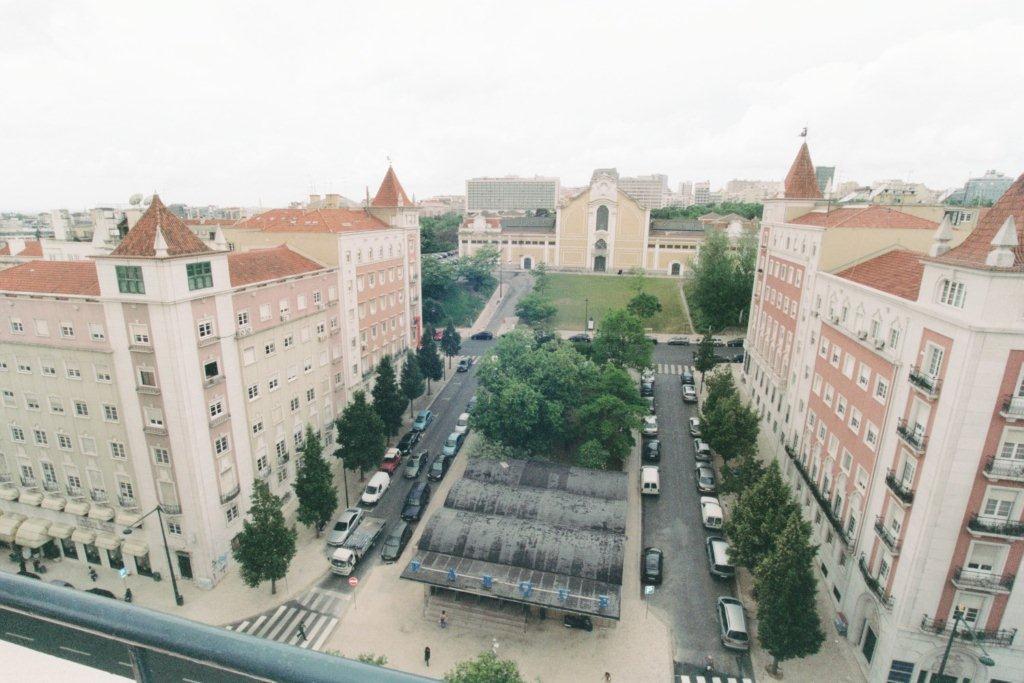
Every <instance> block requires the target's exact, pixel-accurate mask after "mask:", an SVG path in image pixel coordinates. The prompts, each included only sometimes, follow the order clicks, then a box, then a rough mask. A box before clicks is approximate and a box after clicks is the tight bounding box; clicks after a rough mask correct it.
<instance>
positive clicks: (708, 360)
mask: <svg viewBox="0 0 1024 683" xmlns="http://www.w3.org/2000/svg"><path fill="white" fill-rule="evenodd" d="M717 363H718V360H717V359H716V358H715V343H714V342H713V341H712V340H711V331H710V330H708V332H707V333H705V335H704V336H703V337H701V340H700V343H699V344H697V350H696V351H694V353H693V367H694V368H696V370H697V372H699V373H700V386H701V389H702V390H703V388H704V374H705V373H706V372H708V371H710V370H713V369H714V367H715V365H717Z"/></svg>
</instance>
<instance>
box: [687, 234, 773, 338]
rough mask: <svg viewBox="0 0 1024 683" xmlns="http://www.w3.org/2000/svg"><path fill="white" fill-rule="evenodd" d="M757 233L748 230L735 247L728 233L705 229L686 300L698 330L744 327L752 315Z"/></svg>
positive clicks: (692, 268) (691, 274)
mask: <svg viewBox="0 0 1024 683" xmlns="http://www.w3.org/2000/svg"><path fill="white" fill-rule="evenodd" d="M757 239H758V238H757V233H756V232H755V231H754V230H745V231H744V232H743V234H742V235H741V236H740V237H739V238H738V239H737V241H736V244H735V250H733V249H732V246H731V245H730V243H729V238H728V237H727V236H726V234H725V232H724V231H722V230H719V229H717V228H708V229H707V230H706V231H705V238H704V244H703V245H702V246H701V250H700V258H698V259H697V261H696V263H694V264H693V266H692V267H691V269H690V277H689V281H688V283H687V302H688V303H689V304H690V312H691V314H692V315H693V317H694V323H695V324H696V325H697V327H698V328H699V329H709V328H710V329H712V330H714V331H716V332H717V331H719V330H722V329H724V328H726V327H736V326H742V325H744V324H745V323H746V320H747V316H748V315H749V307H750V294H751V291H752V289H753V286H754V270H755V266H756V263H757V245H758V242H757Z"/></svg>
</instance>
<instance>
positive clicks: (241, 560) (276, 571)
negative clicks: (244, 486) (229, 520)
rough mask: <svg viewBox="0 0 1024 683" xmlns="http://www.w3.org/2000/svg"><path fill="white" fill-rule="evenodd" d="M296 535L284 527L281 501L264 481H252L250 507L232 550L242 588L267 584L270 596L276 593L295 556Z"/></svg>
mask: <svg viewBox="0 0 1024 683" xmlns="http://www.w3.org/2000/svg"><path fill="white" fill-rule="evenodd" d="M297 536H298V534H297V533H296V531H295V529H290V528H288V526H287V525H286V524H285V521H284V514H283V513H282V512H281V499H280V498H279V497H278V496H275V495H274V494H273V493H271V492H270V487H269V486H268V485H267V482H265V481H263V480H262V479H257V480H255V481H254V482H253V485H252V507H251V508H249V514H248V516H247V517H246V519H245V521H244V522H243V524H242V531H241V533H239V534H238V536H237V537H236V540H237V544H236V546H235V549H234V550H233V551H232V555H233V556H234V558H235V561H236V562H238V567H239V573H240V574H241V577H242V581H243V582H244V583H245V585H247V586H249V587H250V588H255V587H256V586H258V585H260V583H262V582H264V581H270V592H271V594H274V593H277V581H278V580H279V579H283V578H284V577H285V575H286V574H287V573H288V565H290V564H291V561H292V558H293V557H295V551H296V548H295V539H296V538H297Z"/></svg>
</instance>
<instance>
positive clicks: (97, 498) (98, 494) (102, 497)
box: [89, 489, 109, 503]
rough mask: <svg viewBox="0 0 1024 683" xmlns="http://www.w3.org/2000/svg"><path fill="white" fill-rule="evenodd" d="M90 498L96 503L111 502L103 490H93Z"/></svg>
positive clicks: (90, 492)
mask: <svg viewBox="0 0 1024 683" xmlns="http://www.w3.org/2000/svg"><path fill="white" fill-rule="evenodd" d="M89 498H91V499H92V502H94V503H106V502H107V500H109V499H108V498H107V492H106V491H104V490H103V489H92V490H91V491H89Z"/></svg>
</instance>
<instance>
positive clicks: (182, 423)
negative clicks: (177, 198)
mask: <svg viewBox="0 0 1024 683" xmlns="http://www.w3.org/2000/svg"><path fill="white" fill-rule="evenodd" d="M395 187H397V188H398V192H397V193H396V191H395ZM402 197H404V192H401V186H400V185H398V184H397V179H396V178H395V177H394V173H393V171H390V170H389V172H388V176H386V177H385V182H384V183H383V184H382V187H381V192H379V193H378V195H377V198H376V199H375V201H379V204H380V206H378V207H377V208H376V209H375V210H376V212H377V213H378V214H379V216H381V217H373V220H372V221H367V222H365V223H360V225H359V226H358V228H355V229H352V230H339V231H337V232H331V233H328V236H329V242H330V243H331V245H332V246H333V253H334V256H333V259H332V260H333V261H334V264H330V263H324V262H323V261H321V260H319V259H314V258H311V255H309V254H306V253H302V252H301V250H300V249H299V248H298V247H296V246H293V245H291V244H290V242H291V240H290V239H289V235H288V234H287V233H268V234H273V235H274V238H272V239H268V240H265V242H266V244H264V245H261V246H259V247H258V248H251V249H248V250H241V249H238V248H233V247H237V246H238V245H229V244H228V242H227V241H226V239H225V238H224V234H223V232H221V231H218V234H217V235H216V236H215V239H213V240H212V241H210V242H204V241H203V240H201V239H199V238H198V237H197V236H196V235H195V234H194V233H193V232H191V231H190V230H189V228H188V227H187V226H186V225H185V224H184V223H183V222H182V221H181V220H180V219H179V218H177V217H176V216H174V214H172V213H171V212H170V211H168V210H167V209H166V208H165V207H164V205H163V204H162V203H161V201H160V199H159V198H158V197H154V198H153V201H152V203H151V205H150V206H149V208H148V210H147V211H146V213H145V214H144V215H143V216H142V218H140V219H139V221H138V223H137V224H136V225H135V226H134V227H133V228H132V229H131V230H130V231H129V232H128V234H127V235H126V236H125V238H124V239H123V240H122V241H121V243H120V244H119V245H118V246H117V247H116V248H115V249H113V251H111V252H110V253H109V254H106V255H97V256H95V257H94V258H93V259H91V260H78V261H34V262H30V263H24V264H20V265H17V266H14V267H12V268H8V269H6V270H3V271H0V306H2V307H3V313H0V318H3V320H2V321H0V392H2V393H0V415H2V418H3V423H4V424H3V432H2V433H0V543H2V544H5V545H7V546H11V547H16V548H17V549H18V550H20V551H21V552H22V553H38V554H41V555H43V556H44V557H48V558H52V559H58V558H59V559H61V560H62V561H78V562H83V563H86V564H89V565H92V566H94V567H96V568H97V569H98V570H100V571H102V570H103V569H115V570H116V569H120V568H122V567H125V568H127V569H128V570H129V571H131V572H133V573H138V574H140V575H148V576H152V575H153V574H154V573H155V572H159V573H160V574H162V575H163V576H164V577H166V576H167V572H168V571H173V572H174V574H175V575H176V576H178V577H180V578H181V579H184V580H191V581H194V582H195V583H196V585H198V586H200V587H207V588H208V587H212V586H213V585H215V584H216V583H217V581H218V580H219V579H220V578H221V577H223V575H224V573H225V572H226V571H227V569H228V567H229V566H230V565H231V563H232V562H233V559H232V557H231V543H232V539H233V538H234V537H235V535H237V533H238V532H239V531H240V530H241V520H240V517H241V516H242V515H243V514H244V513H245V511H246V510H247V509H248V507H249V499H250V495H251V488H252V482H253V481H254V479H256V478H261V479H265V480H267V481H268V483H269V484H270V487H271V490H272V491H274V492H275V493H277V494H278V495H281V496H283V497H284V498H285V499H286V501H287V506H286V513H287V512H290V511H291V510H293V509H294V506H295V501H294V499H293V496H292V494H291V485H292V482H293V481H294V474H295V465H294V460H295V455H296V451H297V449H298V448H299V447H300V446H301V444H302V440H303V438H304V430H305V427H306V426H307V425H310V426H312V428H313V429H314V430H315V431H316V433H317V434H318V435H319V436H320V438H323V439H324V440H325V442H326V441H328V440H331V439H332V438H333V437H332V434H331V431H332V429H333V420H334V418H335V417H336V416H337V415H338V414H339V413H340V412H341V410H342V408H343V407H344V405H345V403H346V401H347V400H348V397H349V396H350V395H351V392H352V391H353V390H355V389H357V388H361V387H364V386H365V384H366V379H367V375H368V372H369V371H370V370H372V366H373V365H374V364H375V363H376V362H377V361H378V360H379V359H380V358H381V357H382V356H383V355H385V354H391V355H397V354H400V353H402V352H403V351H404V350H405V349H407V348H409V347H410V346H411V345H414V344H415V340H416V338H417V337H416V335H417V334H418V333H419V327H418V325H419V318H420V314H419V307H418V300H419V286H418V279H417V278H416V274H417V273H418V270H419V267H418V266H419V237H418V229H417V225H416V220H415V212H414V210H413V211H412V212H411V213H410V212H409V211H406V210H405V208H404V207H403V206H400V205H399V203H400V202H402V201H405V203H406V204H408V205H409V206H411V203H409V202H408V200H407V199H405V200H403V199H402ZM410 216H411V218H410ZM250 230H251V229H250ZM325 248H326V247H325ZM371 304H372V306H371ZM364 310H365V311H367V312H366V313H365V314H363V313H362V311H364ZM371 311H372V312H371ZM363 331H366V332H367V341H366V347H365V349H364V348H363V347H362V346H361V345H360V340H361V335H362V333H363ZM157 506H159V508H160V510H161V512H162V517H163V519H164V522H165V525H164V526H165V528H164V531H165V532H166V534H167V539H168V544H169V546H170V548H171V555H172V565H173V566H172V567H167V566H166V561H165V559H164V553H163V546H162V541H161V533H160V531H161V530H160V528H159V525H158V522H157V515H151V516H148V517H145V519H142V518H143V516H144V515H146V514H147V513H149V512H150V511H151V510H154V509H155V508H156V507H157ZM140 520H141V521H140ZM134 525H139V530H138V531H135V532H134V533H132V534H131V535H130V536H126V535H124V534H122V533H121V532H122V531H123V530H124V529H125V528H126V527H130V526H134Z"/></svg>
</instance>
